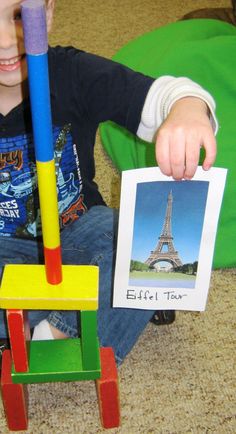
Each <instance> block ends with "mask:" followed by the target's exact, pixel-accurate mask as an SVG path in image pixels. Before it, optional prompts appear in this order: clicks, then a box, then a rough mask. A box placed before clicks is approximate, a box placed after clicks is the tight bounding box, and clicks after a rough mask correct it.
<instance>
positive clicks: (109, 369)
mask: <svg viewBox="0 0 236 434" xmlns="http://www.w3.org/2000/svg"><path fill="white" fill-rule="evenodd" d="M100 356H101V371H102V372H101V378H99V379H98V380H96V385H97V393H98V401H99V410H100V417H101V423H102V425H103V427H104V428H115V427H118V426H119V425H120V403H119V387H118V374H117V367H116V362H115V357H114V353H113V350H112V348H100Z"/></svg>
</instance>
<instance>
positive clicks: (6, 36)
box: [0, 0, 55, 92]
mask: <svg viewBox="0 0 236 434" xmlns="http://www.w3.org/2000/svg"><path fill="white" fill-rule="evenodd" d="M54 1H55V0H48V1H47V2H46V3H47V21H48V22H47V24H48V29H50V26H51V21H52V16H53V7H54ZM21 3H22V1H17V0H0V92H1V91H3V90H4V91H7V89H8V88H12V87H19V86H21V83H22V82H23V81H24V80H25V79H26V78H27V66H26V56H25V48H24V39H23V29H22V21H21V8H20V4H21Z"/></svg>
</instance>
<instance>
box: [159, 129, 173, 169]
mask: <svg viewBox="0 0 236 434" xmlns="http://www.w3.org/2000/svg"><path fill="white" fill-rule="evenodd" d="M156 160H157V164H158V166H159V168H160V170H161V171H162V173H164V175H167V176H170V175H171V166H170V151H169V139H168V138H167V137H165V135H164V136H163V137H162V135H161V134H160V135H159V136H158V137H157V140H156Z"/></svg>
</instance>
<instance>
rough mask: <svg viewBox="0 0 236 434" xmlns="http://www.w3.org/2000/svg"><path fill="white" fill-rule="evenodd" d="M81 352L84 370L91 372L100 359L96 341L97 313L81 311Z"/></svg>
mask: <svg viewBox="0 0 236 434" xmlns="http://www.w3.org/2000/svg"><path fill="white" fill-rule="evenodd" d="M80 317H81V351H82V363H83V369H84V370H86V371H87V370H93V369H94V368H95V367H96V366H97V364H98V357H99V358H100V353H99V346H98V339H97V312H96V311H81V312H80Z"/></svg>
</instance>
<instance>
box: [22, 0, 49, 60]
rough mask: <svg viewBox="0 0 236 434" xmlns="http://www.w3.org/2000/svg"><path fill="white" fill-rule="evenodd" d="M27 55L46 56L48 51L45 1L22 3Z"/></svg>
mask: <svg viewBox="0 0 236 434" xmlns="http://www.w3.org/2000/svg"><path fill="white" fill-rule="evenodd" d="M21 8H22V20H23V30H24V41H25V51H26V54H33V55H37V54H45V53H47V51H48V35H47V20H46V9H45V2H44V0H26V1H23V2H22V3H21Z"/></svg>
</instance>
